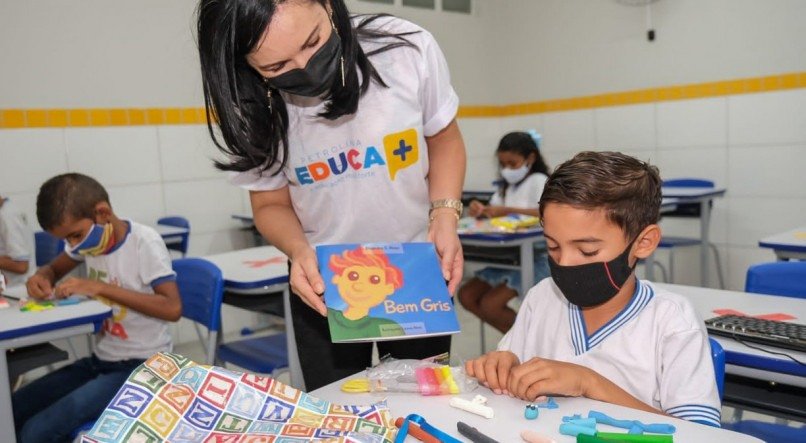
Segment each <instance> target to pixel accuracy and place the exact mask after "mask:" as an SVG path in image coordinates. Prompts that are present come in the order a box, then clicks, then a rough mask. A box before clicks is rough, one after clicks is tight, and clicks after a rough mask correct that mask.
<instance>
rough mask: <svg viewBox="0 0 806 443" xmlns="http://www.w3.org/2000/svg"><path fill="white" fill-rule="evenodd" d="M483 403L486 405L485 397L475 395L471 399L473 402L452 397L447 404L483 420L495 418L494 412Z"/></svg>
mask: <svg viewBox="0 0 806 443" xmlns="http://www.w3.org/2000/svg"><path fill="white" fill-rule="evenodd" d="M485 403H487V397H485V396H483V395H477V396H475V397H474V398H473V400H465V399H464V398H459V397H453V398H451V401H450V403H449V404H450V405H451V406H453V407H454V408H458V409H461V410H464V411H467V412H470V413H473V414H476V415H480V416H482V417H484V418H493V417H494V416H495V411H493V408H491V407H489V406H486V405H485Z"/></svg>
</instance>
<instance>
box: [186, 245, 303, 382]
mask: <svg viewBox="0 0 806 443" xmlns="http://www.w3.org/2000/svg"><path fill="white" fill-rule="evenodd" d="M202 258H204V259H205V260H207V261H209V262H211V263H213V264H215V265H216V266H218V268H219V269H221V274H222V275H223V277H224V292H225V294H224V303H227V304H230V305H233V306H236V307H240V308H244V309H249V310H260V309H261V308H263V307H265V306H266V304H267V301H268V303H269V304H272V305H280V304H282V312H276V314H277V315H282V316H283V317H284V318H285V319H286V321H285V332H286V340H287V342H286V344H287V346H288V366H289V371H290V375H291V385H292V386H294V387H296V388H300V389H302V388H304V383H303V379H302V370H301V369H300V365H299V357H298V355H297V342H296V339H295V338H294V323H293V322H292V321H291V308H290V305H289V303H288V298H289V296H290V293H289V287H288V258H287V257H286V256H285V254H283V253H282V252H281V251H280V250H279V249H277V248H275V247H274V246H258V247H254V248H247V249H240V250H237V251H230V252H224V253H222V254H215V255H208V256H206V257H202Z"/></svg>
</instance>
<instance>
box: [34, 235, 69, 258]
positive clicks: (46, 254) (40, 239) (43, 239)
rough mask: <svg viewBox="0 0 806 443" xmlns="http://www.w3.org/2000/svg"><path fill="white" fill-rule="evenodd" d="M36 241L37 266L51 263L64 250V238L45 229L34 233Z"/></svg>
mask: <svg viewBox="0 0 806 443" xmlns="http://www.w3.org/2000/svg"><path fill="white" fill-rule="evenodd" d="M34 243H35V246H34V249H35V255H36V266H37V267H38V266H44V265H46V264H48V263H50V262H51V261H53V259H54V258H56V256H58V255H59V254H61V253H62V251H64V240H62V239H60V238H58V237H54V236H52V235H50V234H48V233H47V232H45V231H38V232H36V233H35V234H34Z"/></svg>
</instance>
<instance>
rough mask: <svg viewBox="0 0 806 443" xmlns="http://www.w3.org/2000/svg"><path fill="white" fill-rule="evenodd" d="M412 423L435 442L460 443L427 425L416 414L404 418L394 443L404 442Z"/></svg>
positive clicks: (460, 442)
mask: <svg viewBox="0 0 806 443" xmlns="http://www.w3.org/2000/svg"><path fill="white" fill-rule="evenodd" d="M412 423H414V424H417V425H419V426H420V429H421V430H422V431H423V432H426V433H427V434H429V435H431V436H433V437H435V438H436V439H437V440H439V441H440V442H443V443H462V441H461V440H459V439H457V438H454V437H452V436H451V435H450V434H448V433H446V432H445V431H441V430H439V429H437V428H435V427H434V426H432V425H430V424H428V422H427V421H425V419H424V418H423V417H421V416H419V415H417V414H409V415H407V416H406V419H405V420H403V425H402V426H400V430H399V431H397V437H395V442H394V443H403V441H405V440H406V435H407V434H408V432H409V426H410V425H411V424H412Z"/></svg>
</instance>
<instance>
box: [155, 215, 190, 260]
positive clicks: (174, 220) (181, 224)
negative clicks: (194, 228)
mask: <svg viewBox="0 0 806 443" xmlns="http://www.w3.org/2000/svg"><path fill="white" fill-rule="evenodd" d="M157 224H158V225H165V226H174V227H177V228H185V229H187V232H186V233H184V234H182V235H181V236H180V237H179V238H180V241H178V242H166V243H165V246H167V247H168V249H172V250H174V251H179V252H180V253H181V254H182V257H184V256H186V255H187V253H188V244H189V243H190V222H189V221H188V219H186V218H185V217H179V216H173V217H162V218H161V219H159V220H157Z"/></svg>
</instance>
